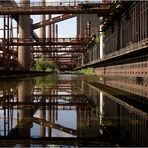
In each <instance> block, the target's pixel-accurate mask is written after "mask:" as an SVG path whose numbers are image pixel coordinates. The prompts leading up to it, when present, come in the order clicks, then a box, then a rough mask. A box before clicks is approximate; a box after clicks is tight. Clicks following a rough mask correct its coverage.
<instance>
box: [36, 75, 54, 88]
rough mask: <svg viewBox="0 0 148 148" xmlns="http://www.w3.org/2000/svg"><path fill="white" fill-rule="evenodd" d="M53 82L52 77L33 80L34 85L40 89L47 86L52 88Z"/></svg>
mask: <svg viewBox="0 0 148 148" xmlns="http://www.w3.org/2000/svg"><path fill="white" fill-rule="evenodd" d="M54 82H55V80H54V76H53V75H48V76H44V77H37V78H36V79H35V85H36V86H37V87H40V88H42V89H44V88H46V87H49V86H53V84H54Z"/></svg>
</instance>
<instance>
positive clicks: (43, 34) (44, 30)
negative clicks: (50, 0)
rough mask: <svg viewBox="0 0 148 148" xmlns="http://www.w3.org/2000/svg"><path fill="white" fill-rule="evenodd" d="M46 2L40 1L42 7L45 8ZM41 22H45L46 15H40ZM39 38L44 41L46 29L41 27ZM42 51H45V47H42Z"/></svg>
mask: <svg viewBox="0 0 148 148" xmlns="http://www.w3.org/2000/svg"><path fill="white" fill-rule="evenodd" d="M45 4H46V2H45V0H42V6H45ZM40 19H41V22H43V21H45V20H46V15H41V18H40ZM40 38H41V39H43V40H45V38H46V27H42V28H40ZM41 48H42V51H44V50H46V46H42V47H41ZM42 55H44V56H45V55H46V53H43V54H42Z"/></svg>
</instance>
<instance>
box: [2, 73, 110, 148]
mask: <svg viewBox="0 0 148 148" xmlns="http://www.w3.org/2000/svg"><path fill="white" fill-rule="evenodd" d="M65 76H66V75H65ZM65 76H64V75H63V76H61V77H58V76H56V78H57V79H56V81H55V82H52V81H51V82H49V83H47V82H48V81H45V82H44V81H43V80H42V81H41V84H40V83H39V84H38V85H34V80H33V79H32V81H30V80H29V81H28V80H26V81H21V82H20V81H18V82H15V83H12V85H9V86H7V85H6V83H4V85H3V84H2V85H1V87H0V95H1V101H0V111H1V113H2V114H1V115H2V116H1V120H0V123H1V125H2V122H3V123H4V124H3V125H4V126H3V128H2V126H1V128H2V129H1V131H0V135H1V136H0V139H2V138H5V140H4V141H5V142H6V141H9V142H10V144H12V145H13V140H12V139H13V138H18V137H20V139H19V140H18V141H17V143H18V144H19V143H22V140H23V139H24V138H27V139H32V137H31V136H32V135H31V128H34V127H33V123H36V124H38V125H39V128H40V134H39V136H41V137H42V138H43V141H44V140H45V141H46V136H47V135H48V138H49V139H51V141H52V142H51V144H52V143H54V142H55V141H56V140H55V139H56V138H55V139H54V137H52V130H53V129H56V130H59V131H62V132H65V133H67V134H70V135H71V136H72V137H73V136H76V137H75V139H72V138H70V139H71V140H72V143H73V142H74V141H75V142H76V143H77V140H79V138H80V139H81V138H82V137H81V136H82V135H81V132H80V131H79V130H81V128H78V129H77V127H76V129H73V128H70V127H66V126H64V125H62V124H58V123H57V121H58V119H59V112H60V111H68V112H69V111H70V110H71V111H75V112H76V116H78V118H77V119H76V121H75V122H76V125H77V124H80V123H79V122H80V121H79V120H82V121H83V120H85V121H87V123H89V122H90V121H89V120H90V119H91V118H90V116H91V115H90V111H89V106H90V104H89V103H88V102H89V101H87V100H88V98H87V97H86V96H85V95H84V94H82V93H81V91H80V89H79V83H74V82H75V81H76V78H75V77H73V78H71V77H69V76H66V77H65ZM48 79H50V77H48ZM48 79H47V80H48ZM37 82H38V81H37ZM42 83H43V84H42ZM44 83H47V84H46V85H45V84H44ZM42 86H43V87H42ZM5 88H6V89H5ZM81 112H83V113H81ZM77 114H79V115H77ZM80 114H81V115H80ZM83 115H85V116H83ZM6 123H7V124H6ZM86 126H87V125H86ZM45 129H48V132H47V134H45V133H46V132H45V131H47V130H45ZM36 139H38V138H36ZM36 139H34V140H33V139H32V140H33V141H32V142H34V141H35V140H36ZM59 139H61V140H63V141H61V142H60V143H64V140H65V139H64V138H59ZM82 139H83V138H82ZM11 140H12V141H11ZM38 140H39V139H38ZM54 140H55V141H54ZM83 140H84V141H85V139H83ZM83 140H82V141H83ZM93 140H94V139H93ZM93 140H90V141H93ZM4 141H3V142H4ZM94 141H96V140H94ZM1 142H2V141H1ZM3 142H2V143H3ZM28 142H29V141H28ZM32 142H31V141H30V142H29V143H30V144H31V143H32ZM107 142H108V141H107ZM29 143H28V144H29ZM98 143H100V142H98ZM5 144H6V143H5ZM6 145H7V144H6ZM12 145H11V146H12Z"/></svg>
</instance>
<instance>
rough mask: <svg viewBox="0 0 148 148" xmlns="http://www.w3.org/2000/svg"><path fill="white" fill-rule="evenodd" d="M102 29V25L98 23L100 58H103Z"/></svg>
mask: <svg viewBox="0 0 148 148" xmlns="http://www.w3.org/2000/svg"><path fill="white" fill-rule="evenodd" d="M101 31H102V26H101V25H100V59H102V58H103V33H102V32H101Z"/></svg>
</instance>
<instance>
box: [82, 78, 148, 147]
mask: <svg viewBox="0 0 148 148" xmlns="http://www.w3.org/2000/svg"><path fill="white" fill-rule="evenodd" d="M120 81H121V79H120ZM124 81H125V80H124ZM84 84H85V85H84V91H85V92H87V94H88V96H92V98H93V99H95V98H97V96H99V97H100V99H101V95H100V94H101V93H100V92H102V91H100V90H103V102H102V103H103V104H102V109H103V114H102V117H101V118H100V119H101V120H102V121H101V123H102V125H101V126H103V127H105V129H106V130H107V129H110V132H113V133H112V135H114V134H115V132H116V131H118V128H119V130H120V131H122V133H121V134H122V135H123V134H124V137H122V135H120V134H119V133H118V132H117V133H116V134H117V135H118V137H120V136H121V137H122V138H123V139H122V142H123V143H121V145H122V144H123V145H124V144H125V143H126V145H124V146H129V145H134V146H141V145H143V146H146V145H147V144H148V140H147V134H148V113H147V105H146V102H139V101H138V102H139V103H133V102H134V101H131V97H133V98H134V99H136V98H137V97H135V96H134V95H131V94H130V93H129V95H126V96H124V97H123V98H126V99H121V93H119V90H117V89H113V87H112V86H113V85H115V84H116V87H117V88H121V87H120V85H122V84H123V82H119V84H118V83H117V80H114V81H113V80H110V81H109V80H107V81H105V84H106V85H102V84H100V85H98V84H97V83H93V84H92V85H90V84H87V83H84ZM109 84H110V85H111V87H108V85H109ZM125 84H126V82H125ZM125 84H124V86H125V87H126V88H127V89H130V86H131V85H130V83H129V84H126V85H125ZM135 86H136V85H135ZM115 90H116V93H115ZM122 94H123V93H122ZM137 100H142V97H140V98H137ZM96 101H97V99H96ZM99 105H100V106H99ZM137 106H138V107H137ZM144 106H145V107H144ZM98 107H100V108H101V104H100V102H98ZM115 129H116V130H115ZM139 135H141V136H140V137H141V140H140V141H139V140H137V139H139ZM119 145H120V144H119Z"/></svg>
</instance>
